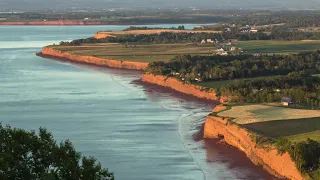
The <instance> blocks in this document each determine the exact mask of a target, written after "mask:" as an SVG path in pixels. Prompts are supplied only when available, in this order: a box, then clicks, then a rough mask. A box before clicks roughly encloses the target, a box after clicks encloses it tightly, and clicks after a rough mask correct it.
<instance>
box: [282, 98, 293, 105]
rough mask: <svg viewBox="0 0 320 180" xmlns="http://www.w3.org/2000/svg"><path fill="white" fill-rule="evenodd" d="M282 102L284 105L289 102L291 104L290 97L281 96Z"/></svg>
mask: <svg viewBox="0 0 320 180" xmlns="http://www.w3.org/2000/svg"><path fill="white" fill-rule="evenodd" d="M282 104H283V105H284V106H289V105H290V104H292V99H291V98H289V97H283V98H282Z"/></svg>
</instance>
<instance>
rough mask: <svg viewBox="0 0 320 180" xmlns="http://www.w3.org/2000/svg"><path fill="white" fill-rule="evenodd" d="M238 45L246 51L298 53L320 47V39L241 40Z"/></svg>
mask: <svg viewBox="0 0 320 180" xmlns="http://www.w3.org/2000/svg"><path fill="white" fill-rule="evenodd" d="M236 46H238V47H240V48H242V49H243V51H244V52H245V53H276V54H278V53H282V54H288V53H297V52H300V51H307V50H317V49H320V41H318V40H317V41H279V40H260V41H239V42H237V43H236Z"/></svg>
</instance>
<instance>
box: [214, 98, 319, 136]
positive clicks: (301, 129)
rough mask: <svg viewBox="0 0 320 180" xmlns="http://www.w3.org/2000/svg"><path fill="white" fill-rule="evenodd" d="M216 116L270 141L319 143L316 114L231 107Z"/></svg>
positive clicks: (259, 106)
mask: <svg viewBox="0 0 320 180" xmlns="http://www.w3.org/2000/svg"><path fill="white" fill-rule="evenodd" d="M219 116H222V117H231V118H233V122H235V123H238V124H239V125H240V126H242V127H244V128H246V129H248V130H250V131H252V132H255V133H257V134H259V135H261V136H265V137H268V138H271V139H275V140H276V139H279V138H286V139H289V140H290V141H292V142H301V141H305V140H307V138H310V139H313V140H315V141H319V142H320V111H319V110H305V109H291V108H287V107H283V106H275V104H266V105H265V104H250V105H240V106H233V107H232V108H231V109H230V110H228V111H224V112H220V113H219Z"/></svg>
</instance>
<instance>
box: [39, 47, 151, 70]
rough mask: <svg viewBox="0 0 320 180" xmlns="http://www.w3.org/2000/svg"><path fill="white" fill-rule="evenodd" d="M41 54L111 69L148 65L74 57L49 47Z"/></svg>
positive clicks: (139, 68)
mask: <svg viewBox="0 0 320 180" xmlns="http://www.w3.org/2000/svg"><path fill="white" fill-rule="evenodd" d="M41 52H42V54H43V55H47V56H53V57H57V58H65V59H68V60H70V61H74V62H79V63H86V64H92V65H98V66H106V67H113V68H122V69H134V70H144V69H145V68H147V66H148V63H144V62H130V61H118V60H110V59H103V58H97V57H92V56H80V55H75V54H71V53H68V52H63V51H59V50H56V49H53V48H50V47H44V48H42V51H41Z"/></svg>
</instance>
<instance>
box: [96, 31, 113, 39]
mask: <svg viewBox="0 0 320 180" xmlns="http://www.w3.org/2000/svg"><path fill="white" fill-rule="evenodd" d="M109 36H111V35H110V34H108V33H106V32H97V33H95V34H94V36H93V37H94V38H95V39H103V38H106V37H109Z"/></svg>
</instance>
